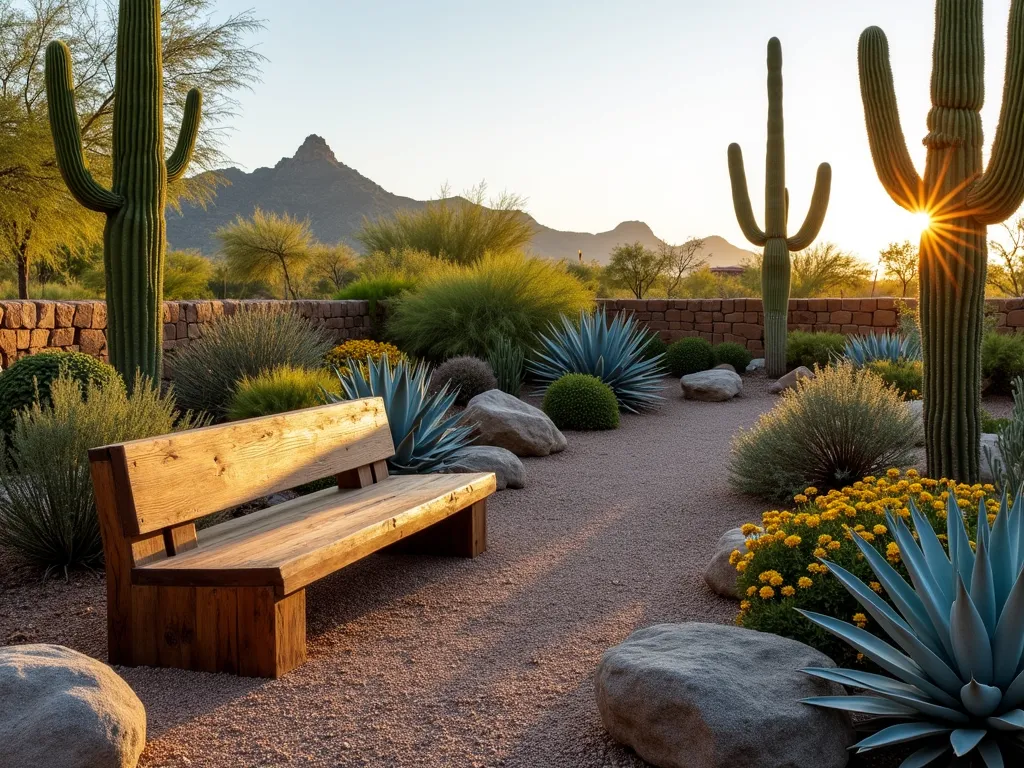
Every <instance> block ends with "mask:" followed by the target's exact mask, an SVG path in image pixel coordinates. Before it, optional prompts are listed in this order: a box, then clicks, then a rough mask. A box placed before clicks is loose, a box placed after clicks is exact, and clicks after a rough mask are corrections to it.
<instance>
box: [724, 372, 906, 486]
mask: <svg viewBox="0 0 1024 768" xmlns="http://www.w3.org/2000/svg"><path fill="white" fill-rule="evenodd" d="M917 433H918V427H917V424H916V422H915V420H914V417H913V416H911V414H910V409H909V408H908V407H907V404H906V403H905V402H904V401H903V400H902V399H901V398H900V396H899V395H898V394H897V393H896V392H895V391H894V390H892V389H890V388H889V387H888V386H887V385H886V384H885V382H883V381H882V380H881V379H880V378H879V377H878V376H876V375H874V374H872V373H870V372H868V371H864V370H859V369H856V368H854V367H853V366H852V365H850V364H849V363H846V362H842V363H838V364H837V365H835V366H831V367H828V368H820V369H819V370H818V372H817V377H816V378H814V379H801V380H800V381H799V383H798V384H797V388H796V389H793V390H788V391H786V392H784V393H783V396H782V402H781V403H779V404H778V405H777V406H776V407H775V408H773V409H772V410H771V411H769V412H768V413H766V414H763V415H762V416H761V418H760V419H759V420H758V422H757V424H756V425H755V426H754V427H753V428H752V429H750V430H741V431H740V432H739V433H738V434H737V435H736V437H735V438H734V439H733V443H732V457H731V460H730V464H729V473H730V479H731V481H732V484H733V486H734V487H735V488H736V489H737V490H739V491H741V492H743V493H750V494H753V495H755V496H760V497H761V498H764V499H768V500H771V501H785V500H786V499H788V498H789V497H790V496H792V495H793V494H794V493H796V492H797V491H799V490H800V489H802V488H805V487H807V486H814V487H817V488H821V489H824V490H828V489H833V488H842V487H843V486H844V485H847V484H849V483H852V482H854V481H856V480H858V479H859V478H861V477H864V476H866V475H871V474H877V473H878V472H879V471H881V470H884V469H886V468H888V467H893V466H904V465H906V464H908V463H910V462H911V461H912V458H913V451H914V443H915V442H916V437H917Z"/></svg>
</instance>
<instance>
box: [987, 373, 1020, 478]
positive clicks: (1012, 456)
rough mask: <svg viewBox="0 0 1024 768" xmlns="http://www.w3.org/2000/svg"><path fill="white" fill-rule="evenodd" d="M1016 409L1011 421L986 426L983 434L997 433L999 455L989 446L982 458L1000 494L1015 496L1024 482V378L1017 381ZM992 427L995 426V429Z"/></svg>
mask: <svg viewBox="0 0 1024 768" xmlns="http://www.w3.org/2000/svg"><path fill="white" fill-rule="evenodd" d="M1012 386H1013V410H1012V411H1011V412H1010V418H1008V419H998V420H997V419H992V418H991V416H989V414H987V413H985V412H984V411H983V412H982V414H983V416H988V417H989V419H990V420H991V421H993V422H997V421H998V422H1001V423H998V424H991V425H986V424H984V423H983V424H982V431H984V432H989V431H991V432H995V433H996V435H997V438H996V449H997V450H996V453H997V454H998V456H996V455H994V454H993V452H992V449H991V448H990V447H989V446H987V445H986V446H985V447H984V450H983V455H982V461H983V462H984V465H985V466H987V467H988V469H989V471H990V472H991V473H992V477H993V478H994V482H995V484H996V486H997V487H998V488H999V490H1000V491H1007V492H1009V493H1015V492H1016V491H1017V490H1018V489H1019V488H1020V487H1021V483H1024V378H1017V379H1014V380H1013V385H1012ZM988 427H995V428H994V429H991V428H988Z"/></svg>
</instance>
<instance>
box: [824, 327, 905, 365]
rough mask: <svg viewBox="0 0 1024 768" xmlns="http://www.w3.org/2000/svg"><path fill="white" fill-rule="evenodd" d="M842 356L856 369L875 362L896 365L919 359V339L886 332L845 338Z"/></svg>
mask: <svg viewBox="0 0 1024 768" xmlns="http://www.w3.org/2000/svg"><path fill="white" fill-rule="evenodd" d="M843 356H844V357H845V358H846V359H847V360H849V361H850V362H851V363H853V364H854V365H856V366H857V367H858V368H860V367H863V366H865V365H867V364H868V363H873V362H875V361H876V360H886V361H888V362H890V363H898V362H900V361H902V360H920V359H921V339H920V338H919V337H914V338H911V337H908V336H902V335H900V334H899V333H890V332H889V331H886V332H885V333H881V334H877V335H875V334H871V335H868V336H847V337H846V349H845V350H844V351H843Z"/></svg>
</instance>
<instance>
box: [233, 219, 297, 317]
mask: <svg viewBox="0 0 1024 768" xmlns="http://www.w3.org/2000/svg"><path fill="white" fill-rule="evenodd" d="M217 239H218V240H220V243H221V253H223V254H224V257H225V259H226V260H227V268H228V274H229V275H230V276H231V277H233V278H234V279H236V280H240V281H242V282H246V283H252V282H259V281H266V282H268V283H272V282H277V281H280V282H281V283H282V284H283V286H284V298H285V299H286V300H287V299H288V298H289V297H291V298H292V299H297V298H298V297H299V295H298V285H297V283H298V279H299V277H300V276H301V275H302V270H303V269H304V268H305V267H306V265H308V264H309V260H310V258H311V257H312V255H313V249H314V246H315V243H314V240H313V234H312V232H310V229H309V219H297V218H295V217H294V216H291V215H290V214H287V213H284V214H280V215H278V214H276V213H266V212H264V211H263V210H262V209H260V208H257V209H256V210H255V211H253V214H252V218H249V219H246V218H243V217H242V216H239V217H238V218H236V219H235V221H234V222H232V223H231V224H228V225H227V226H225V227H221V228H220V229H219V230H217Z"/></svg>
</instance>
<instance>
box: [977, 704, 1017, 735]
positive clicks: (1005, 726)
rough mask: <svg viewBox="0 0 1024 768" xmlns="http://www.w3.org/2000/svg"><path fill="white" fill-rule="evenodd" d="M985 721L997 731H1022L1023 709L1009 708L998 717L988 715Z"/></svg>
mask: <svg viewBox="0 0 1024 768" xmlns="http://www.w3.org/2000/svg"><path fill="white" fill-rule="evenodd" d="M985 722H986V723H987V724H988V725H990V726H992V727H993V728H995V729H996V730H997V731H1024V709H1011V710H1010V711H1009V712H1005V713H1003V714H1002V715H1000V716H999V717H989V718H986V719H985Z"/></svg>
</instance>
